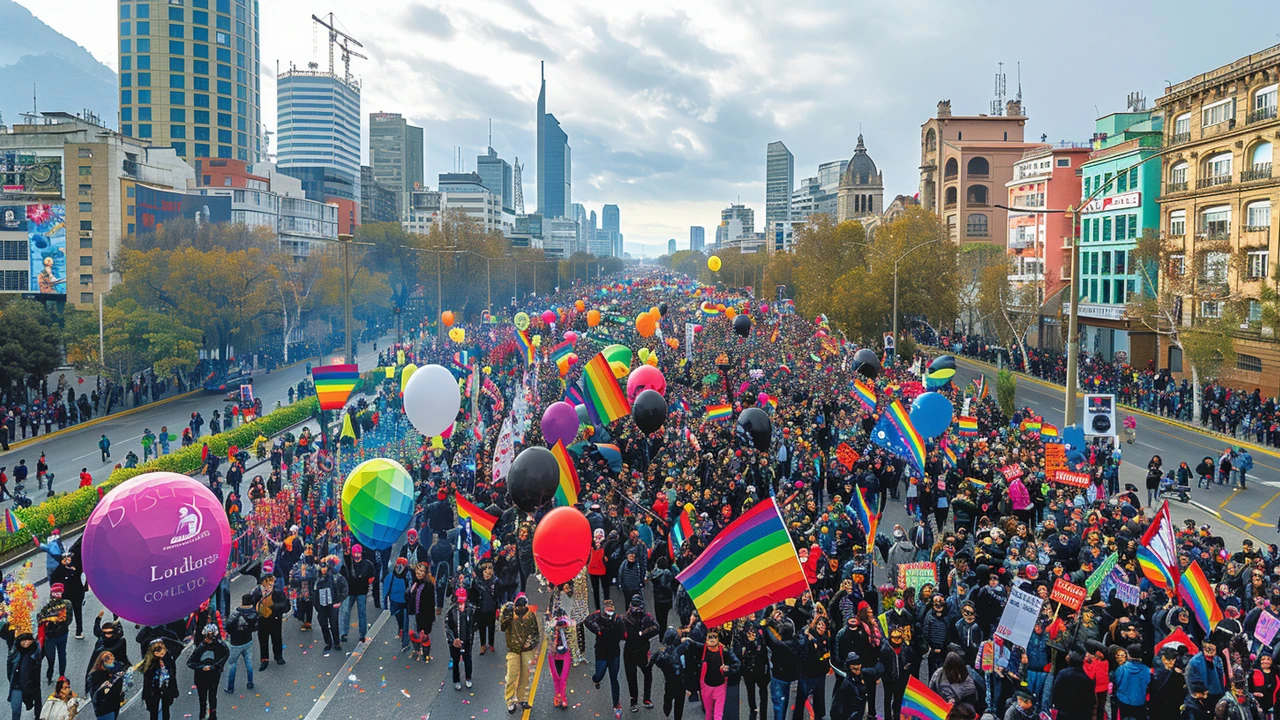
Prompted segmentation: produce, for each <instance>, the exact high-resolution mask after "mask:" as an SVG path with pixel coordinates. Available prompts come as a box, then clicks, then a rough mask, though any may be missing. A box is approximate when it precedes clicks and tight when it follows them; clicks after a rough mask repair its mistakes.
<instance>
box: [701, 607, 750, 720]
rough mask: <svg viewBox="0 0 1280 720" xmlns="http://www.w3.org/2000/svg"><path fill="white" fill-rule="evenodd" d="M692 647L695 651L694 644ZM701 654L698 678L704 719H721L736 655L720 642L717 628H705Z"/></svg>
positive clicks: (733, 671)
mask: <svg viewBox="0 0 1280 720" xmlns="http://www.w3.org/2000/svg"><path fill="white" fill-rule="evenodd" d="M694 649H695V652H696V650H697V647H696V645H695V648H694ZM701 656H702V660H701V663H700V665H701V667H699V668H698V680H699V684H700V685H701V689H702V709H703V710H705V711H706V713H707V715H706V720H722V718H723V717H724V702H725V693H726V691H727V689H728V680H729V676H730V675H733V674H736V673H737V672H738V669H739V662H738V657H737V656H736V655H734V654H733V651H732V650H730V649H729V648H727V647H725V646H724V645H722V644H721V643H720V630H719V629H718V628H711V629H709V630H707V642H706V644H705V645H703V646H702V653H701Z"/></svg>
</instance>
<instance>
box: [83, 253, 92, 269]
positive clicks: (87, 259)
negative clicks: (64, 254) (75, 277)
mask: <svg viewBox="0 0 1280 720" xmlns="http://www.w3.org/2000/svg"><path fill="white" fill-rule="evenodd" d="M80 267H93V256H92V255H81V256H80Z"/></svg>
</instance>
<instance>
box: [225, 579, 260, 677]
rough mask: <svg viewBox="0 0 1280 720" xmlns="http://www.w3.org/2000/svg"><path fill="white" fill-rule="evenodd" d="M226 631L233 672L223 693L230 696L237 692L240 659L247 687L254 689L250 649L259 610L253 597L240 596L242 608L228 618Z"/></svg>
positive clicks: (228, 674) (255, 630) (248, 595)
mask: <svg viewBox="0 0 1280 720" xmlns="http://www.w3.org/2000/svg"><path fill="white" fill-rule="evenodd" d="M225 629H226V631H227V641H228V643H229V644H230V646H231V647H230V648H229V650H228V653H227V659H228V661H229V662H230V664H231V671H230V672H229V673H227V686H226V688H224V689H223V692H225V693H227V694H228V695H231V694H234V693H235V691H236V667H237V666H238V665H239V664H240V659H241V658H244V670H245V680H246V681H247V682H246V683H245V687H246V688H248V689H249V690H252V689H253V659H252V658H251V657H250V656H249V652H250V648H251V647H253V635H254V633H255V632H257V630H258V610H257V608H256V607H254V603H253V595H252V594H248V593H246V594H244V595H241V596H240V607H238V608H236V609H235V612H233V613H231V617H229V618H227V621H226V624H225Z"/></svg>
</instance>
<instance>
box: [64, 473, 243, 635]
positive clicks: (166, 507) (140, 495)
mask: <svg viewBox="0 0 1280 720" xmlns="http://www.w3.org/2000/svg"><path fill="white" fill-rule="evenodd" d="M82 542H83V546H84V550H83V561H84V573H85V575H86V577H87V578H88V580H89V584H90V586H91V587H92V588H93V594H94V595H96V596H97V598H98V600H100V601H102V604H103V605H104V606H106V608H107V609H108V610H110V611H112V612H114V613H115V614H117V615H119V616H120V617H122V618H124V619H125V620H128V621H129V622H133V623H138V624H141V625H163V624H165V623H168V622H172V621H174V620H177V619H179V618H184V617H186V616H187V615H189V614H190V613H191V612H193V611H194V610H196V608H198V607H200V603H202V602H204V601H205V600H207V599H209V596H210V595H211V594H212V593H213V591H214V590H216V589H217V588H218V583H219V582H221V581H222V576H223V575H224V574H225V573H226V570H227V559H228V557H229V556H230V554H231V527H230V526H229V525H228V524H227V515H226V513H225V512H224V511H223V509H222V503H220V502H218V498H217V497H215V496H214V494H213V493H212V492H211V491H210V490H209V489H208V488H207V487H205V486H204V485H203V484H201V483H199V482H196V481H195V480H192V479H191V478H189V477H187V476H185V475H179V474H177V473H171V472H153V473H144V474H142V475H138V476H137V477H134V478H130V479H129V480H126V481H125V482H123V483H121V484H120V485H119V486H118V487H116V488H115V489H114V490H112V491H111V492H109V493H107V494H106V496H105V497H103V498H102V501H101V502H99V503H98V505H97V507H95V508H94V510H93V513H92V514H90V515H89V522H88V524H86V525H85V528H84V536H83V538H82ZM122 558H128V561H127V562H121V559H122Z"/></svg>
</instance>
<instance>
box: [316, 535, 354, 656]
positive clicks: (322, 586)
mask: <svg viewBox="0 0 1280 720" xmlns="http://www.w3.org/2000/svg"><path fill="white" fill-rule="evenodd" d="M337 566H338V558H336V557H333V556H330V557H328V558H326V559H325V560H324V561H322V562H321V563H320V575H319V577H317V578H316V586H315V598H316V619H317V620H319V621H320V634H321V636H323V637H324V654H325V656H326V657H327V656H328V655H329V653H330V652H332V651H333V650H337V651H338V652H342V628H341V627H339V626H338V616H339V615H340V614H341V610H342V603H343V601H344V600H346V599H347V579H346V578H345V577H343V576H342V573H341V572H339V571H338V567H337Z"/></svg>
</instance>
